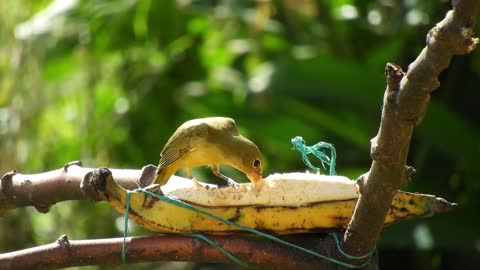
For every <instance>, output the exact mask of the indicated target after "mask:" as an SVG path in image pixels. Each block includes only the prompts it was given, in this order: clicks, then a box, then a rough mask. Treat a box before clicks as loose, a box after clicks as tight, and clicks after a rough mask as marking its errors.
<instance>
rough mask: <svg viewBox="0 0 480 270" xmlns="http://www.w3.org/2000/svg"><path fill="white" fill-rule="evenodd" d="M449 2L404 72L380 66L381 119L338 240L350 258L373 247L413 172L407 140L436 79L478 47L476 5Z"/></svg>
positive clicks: (470, 1) (469, 1)
mask: <svg viewBox="0 0 480 270" xmlns="http://www.w3.org/2000/svg"><path fill="white" fill-rule="evenodd" d="M452 3H453V10H451V11H449V12H448V13H447V15H446V17H445V19H443V20H442V21H441V22H440V23H438V24H437V25H436V26H435V27H433V28H432V29H431V30H430V31H429V33H428V35H427V46H426V47H425V48H424V49H423V50H422V52H421V53H420V55H419V56H418V57H417V59H416V60H415V61H414V62H413V63H412V64H410V66H409V68H408V71H407V72H406V73H404V72H403V71H402V69H401V68H400V67H399V66H396V65H394V64H390V63H389V64H387V66H386V69H385V75H386V77H387V89H386V91H385V95H384V99H383V109H382V118H381V122H380V128H379V131H378V134H377V136H375V137H374V138H373V139H372V141H371V152H370V154H371V157H372V160H373V162H372V165H371V168H370V171H369V172H368V173H366V174H364V175H362V176H361V177H360V180H361V181H360V182H359V183H361V185H360V193H361V194H360V197H359V199H358V202H357V205H356V208H355V211H354V214H353V217H352V219H351V221H350V223H349V226H348V228H347V231H346V233H345V236H344V246H345V249H346V250H347V251H348V252H350V253H351V254H355V255H361V254H365V253H367V252H369V251H370V250H372V249H373V248H374V247H375V244H376V243H377V241H378V239H379V237H380V233H381V231H382V229H383V220H384V219H385V215H386V214H387V212H388V209H389V206H390V204H391V201H392V198H393V196H394V194H395V192H396V191H397V190H398V189H400V188H401V187H402V185H403V184H404V183H405V182H406V181H408V179H409V178H410V176H411V174H413V172H414V171H415V170H414V169H413V168H411V167H408V166H406V161H407V155H408V149H409V146H410V140H411V137H412V133H413V130H414V128H415V126H416V125H418V124H419V123H420V122H421V121H422V119H423V117H424V115H425V112H426V109H427V106H428V102H429V99H430V93H431V92H432V91H433V90H435V89H436V88H437V87H438V86H439V85H440V83H439V82H438V79H437V77H438V75H439V74H440V72H441V71H443V70H444V69H445V68H446V67H447V66H448V64H449V63H450V60H451V58H452V57H453V56H454V55H462V54H467V53H470V52H471V51H472V50H473V49H474V48H475V46H476V44H477V43H478V39H477V38H474V37H473V27H474V25H475V16H476V14H477V12H478V8H479V6H480V1H478V0H463V1H461V0H457V1H452Z"/></svg>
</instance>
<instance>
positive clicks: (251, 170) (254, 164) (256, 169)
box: [235, 136, 263, 185]
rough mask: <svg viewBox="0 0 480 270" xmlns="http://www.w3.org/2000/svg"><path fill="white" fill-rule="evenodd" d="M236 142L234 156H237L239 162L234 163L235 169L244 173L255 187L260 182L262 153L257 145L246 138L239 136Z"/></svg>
mask: <svg viewBox="0 0 480 270" xmlns="http://www.w3.org/2000/svg"><path fill="white" fill-rule="evenodd" d="M238 140H239V141H238V148H237V154H236V156H238V157H239V159H240V160H238V161H237V162H236V163H237V164H236V165H235V167H237V169H239V170H240V171H242V172H243V173H245V174H246V175H247V177H248V179H250V181H251V182H252V183H253V185H256V184H257V183H258V182H260V180H262V171H263V162H262V153H261V152H260V149H258V147H257V145H255V144H254V143H253V142H251V141H250V140H248V139H247V138H245V137H243V136H239V137H238Z"/></svg>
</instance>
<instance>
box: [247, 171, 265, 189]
mask: <svg viewBox="0 0 480 270" xmlns="http://www.w3.org/2000/svg"><path fill="white" fill-rule="evenodd" d="M248 179H250V181H251V182H252V183H253V185H254V186H255V185H256V184H257V183H258V182H260V181H261V180H262V175H261V174H260V173H258V172H252V173H250V174H249V175H248Z"/></svg>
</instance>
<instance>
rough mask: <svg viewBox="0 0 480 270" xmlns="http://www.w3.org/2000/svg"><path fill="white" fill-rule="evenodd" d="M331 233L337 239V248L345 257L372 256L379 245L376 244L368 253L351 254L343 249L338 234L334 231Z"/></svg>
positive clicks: (359, 257)
mask: <svg viewBox="0 0 480 270" xmlns="http://www.w3.org/2000/svg"><path fill="white" fill-rule="evenodd" d="M330 234H331V235H333V239H335V244H337V249H338V251H339V252H340V254H342V255H343V256H344V257H345V258H347V259H350V260H362V259H366V258H370V257H371V256H372V255H373V253H374V252H375V250H376V249H377V246H374V247H373V249H372V250H370V251H369V252H368V253H366V254H363V255H359V256H354V255H350V254H348V253H346V252H345V251H343V249H342V247H341V246H340V240H339V239H338V236H337V234H336V233H334V232H333V233H330ZM367 262H368V261H367Z"/></svg>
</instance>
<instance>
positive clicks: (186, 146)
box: [158, 124, 208, 168]
mask: <svg viewBox="0 0 480 270" xmlns="http://www.w3.org/2000/svg"><path fill="white" fill-rule="evenodd" d="M207 134H208V127H207V125H205V124H200V125H197V126H192V127H188V128H184V129H180V130H177V131H175V133H174V134H173V135H172V137H170V139H169V140H168V142H167V143H166V144H165V146H164V147H163V150H162V152H161V153H160V156H161V158H160V164H159V165H158V166H159V168H164V167H166V166H168V165H170V164H172V163H173V162H175V161H177V160H179V159H180V158H182V157H183V156H184V155H185V154H187V153H188V152H190V151H193V150H194V149H195V144H196V142H197V141H198V139H199V138H205V137H206V136H207Z"/></svg>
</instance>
